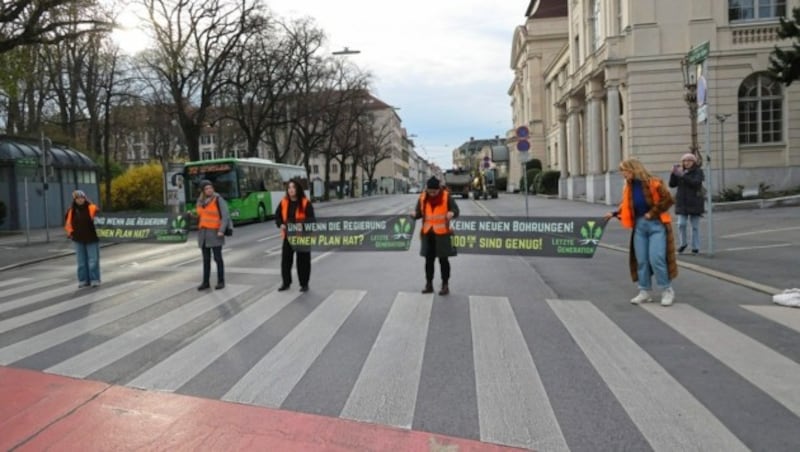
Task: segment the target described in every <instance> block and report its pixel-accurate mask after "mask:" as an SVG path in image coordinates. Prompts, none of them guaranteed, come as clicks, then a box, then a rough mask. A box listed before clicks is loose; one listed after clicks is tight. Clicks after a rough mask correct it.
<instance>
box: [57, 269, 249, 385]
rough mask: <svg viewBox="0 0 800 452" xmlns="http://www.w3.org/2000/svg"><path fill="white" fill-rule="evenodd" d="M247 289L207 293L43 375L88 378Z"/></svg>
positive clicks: (230, 286) (228, 288)
mask: <svg viewBox="0 0 800 452" xmlns="http://www.w3.org/2000/svg"><path fill="white" fill-rule="evenodd" d="M247 289H248V286H241V285H236V284H228V285H227V286H226V287H225V290H224V291H214V292H210V293H208V294H206V295H203V296H201V297H200V298H198V299H196V300H194V301H192V302H190V303H186V304H184V305H181V306H179V307H177V308H176V309H173V310H172V311H170V312H168V313H166V314H164V315H162V316H160V317H158V318H156V319H153V320H151V321H149V322H147V323H145V324H143V325H140V326H138V327H136V328H134V329H132V330H129V331H126V332H125V333H122V334H120V335H119V336H115V337H114V338H112V339H109V340H107V341H105V342H103V343H102V344H100V345H97V346H95V347H92V348H90V349H89V350H86V351H84V352H83V353H80V354H78V355H76V356H73V357H72V358H70V359H67V360H66V361H62V362H60V363H59V364H56V365H55V366H52V367H50V368H49V369H46V372H50V373H57V374H60V375H69V376H71V377H85V376H87V375H90V374H92V373H94V372H96V371H98V370H100V369H102V368H103V367H105V366H107V365H109V364H111V363H113V362H114V361H116V360H118V359H119V358H120V357H121V356H125V355H127V354H129V353H133V352H134V351H136V350H139V349H140V348H142V347H144V346H145V345H147V344H149V343H151V342H154V341H156V340H158V338H160V337H162V336H164V335H165V334H167V333H168V332H170V331H172V330H173V329H175V328H177V327H179V326H181V325H183V324H185V323H187V322H190V321H192V320H194V319H195V318H197V317H200V316H201V315H203V314H205V313H206V312H208V311H210V310H212V309H215V308H217V307H219V306H220V305H222V304H224V303H226V302H228V301H229V300H231V299H233V298H235V297H236V296H238V295H240V294H242V293H244V292H245V291H246V290H247Z"/></svg>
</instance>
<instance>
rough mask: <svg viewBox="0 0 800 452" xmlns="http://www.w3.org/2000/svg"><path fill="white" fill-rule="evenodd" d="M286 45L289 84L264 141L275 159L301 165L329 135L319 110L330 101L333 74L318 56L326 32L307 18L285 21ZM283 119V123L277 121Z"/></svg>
mask: <svg viewBox="0 0 800 452" xmlns="http://www.w3.org/2000/svg"><path fill="white" fill-rule="evenodd" d="M283 28H284V33H285V39H286V42H287V48H291V49H292V54H291V60H290V61H291V62H292V67H291V69H292V71H291V72H290V74H291V77H290V81H291V82H290V85H289V87H288V91H287V93H286V94H285V95H283V96H281V97H280V98H279V101H278V109H277V110H276V113H277V115H278V118H276V119H278V120H277V121H275V122H273V123H271V124H270V126H269V127H267V129H266V131H265V134H264V142H265V143H266V144H267V145H268V146H269V147H270V148H271V149H273V151H274V152H275V160H276V161H278V162H283V163H292V164H302V165H303V166H305V167H306V170H310V164H309V161H310V159H311V157H312V156H313V155H314V154H315V152H316V150H317V149H318V148H319V146H320V145H321V144H322V143H323V142H324V140H325V139H326V138H327V137H328V135H327V131H326V130H325V129H324V124H323V123H322V120H321V119H322V112H323V110H324V109H325V108H326V103H327V101H328V100H329V99H328V98H326V96H325V95H324V91H325V89H326V87H327V86H328V82H329V80H330V79H331V77H332V72H331V68H330V67H329V66H328V65H327V64H326V60H325V59H324V58H322V57H321V56H320V49H321V47H322V44H323V43H324V41H325V33H324V32H323V31H322V30H321V29H320V28H318V27H317V26H316V25H315V24H314V23H313V21H311V20H310V19H308V18H304V19H298V20H294V21H291V22H290V23H288V24H284V26H283ZM283 118H285V123H281V122H280V120H281V119H283Z"/></svg>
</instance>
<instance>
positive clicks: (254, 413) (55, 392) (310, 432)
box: [0, 195, 800, 451]
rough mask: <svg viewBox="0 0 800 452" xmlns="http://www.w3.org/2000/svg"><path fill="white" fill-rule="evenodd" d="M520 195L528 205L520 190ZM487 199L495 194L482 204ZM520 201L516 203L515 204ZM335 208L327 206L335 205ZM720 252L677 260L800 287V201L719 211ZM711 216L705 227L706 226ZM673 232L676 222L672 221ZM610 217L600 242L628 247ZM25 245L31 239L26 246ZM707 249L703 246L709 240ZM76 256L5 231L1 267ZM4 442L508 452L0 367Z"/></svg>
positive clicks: (753, 281) (56, 240)
mask: <svg viewBox="0 0 800 452" xmlns="http://www.w3.org/2000/svg"><path fill="white" fill-rule="evenodd" d="M503 196H518V197H519V201H520V203H522V202H523V201H522V198H523V195H503ZM529 201H530V207H531V210H530V211H531V213H532V215H531V216H572V217H581V216H584V217H585V216H596V217H601V216H602V215H603V214H604V213H605V212H607V211H608V210H610V207H609V206H604V205H598V204H588V203H585V202H580V201H566V200H559V199H548V198H543V197H531V199H529ZM484 202H486V203H487V204H486V205H487V206H491V204H489V203H491V202H492V201H484ZM512 202H516V200H514V201H512ZM329 205H330V204H329ZM713 218H714V221H713V222H712V224H713V227H714V234H713V235H712V236H713V237H714V240H715V243H716V245H715V246H716V250H717V251H716V252H715V253H714V254H713V256H710V255H707V254H706V253H705V251H703V252H701V254H700V255H698V256H692V255H691V254H689V255H687V254H681V255H679V257H678V261H679V265H680V266H682V267H683V268H686V269H691V270H694V271H698V272H701V273H705V274H708V275H711V276H713V277H716V278H719V279H721V280H725V281H728V282H731V283H735V284H739V285H742V286H745V287H749V288H751V289H753V290H756V291H760V292H763V293H766V294H769V295H773V294H775V293H779V292H781V291H782V290H783V289H786V288H791V287H798V286H800V273H798V272H800V270H798V268H800V266H798V265H797V262H798V260H797V256H798V248H800V208H798V207H796V206H793V207H780V208H773V209H749V210H725V211H722V209H720V212H718V213H715V214H714V216H713ZM707 223H708V219H707V218H706V219H704V220H703V222H702V224H701V229H702V232H703V235H704V238H703V240H704V241H705V240H706V236H705V232H706V226H707ZM676 233H677V227H676ZM629 237H630V232H629V231H627V230H624V229H623V228H622V227H621V226H619V225H618V224H614V223H611V222H610V223H608V226H607V227H606V231H605V234H604V236H603V239H602V241H601V246H602V247H604V248H607V249H611V250H616V251H619V252H621V253H627V251H628V240H629ZM28 242H29V243H28ZM704 246H705V245H704ZM70 254H73V251H72V244H71V242H70V241H68V240H66V238H65V237H64V233H63V231H62V230H61V229H60V228H59V229H52V230H51V231H50V241H49V242H48V241H47V240H46V231H42V230H39V231H33V232H32V234H31V237H30V239H29V240H28V239H27V238H26V236H25V235H20V234H16V235H5V236H0V280H2V279H3V276H4V275H3V271H5V270H9V269H11V268H17V267H20V266H24V265H28V264H31V263H34V262H40V261H44V260H48V259H54V258H56V257H61V256H67V255H70ZM0 382H2V384H0V400H2V401H3V403H2V404H0V431H2V432H3V434H2V435H0V449H3V450H5V449H14V450H42V449H56V450H83V451H92V450H142V449H144V450H167V449H168V450H282V451H283V450H286V451H292V450H314V451H325V450H330V451H345V450H363V451H373V450H374V451H382V450H397V451H405V450H408V451H420V450H429V451H444V450H460V451H473V450H474V451H478V450H481V451H484V450H496V451H500V450H511V449H508V448H503V447H500V446H495V445H491V444H485V443H479V442H476V441H470V440H465V439H459V438H450V437H445V436H442V435H434V434H430V433H426V432H418V431H409V430H404V429H396V428H391V427H386V426H380V425H375V424H365V423H359V422H353V421H348V420H343V419H336V418H329V417H323V416H315V415H311V414H304V413H295V412H289V411H281V410H273V409H267V408H262V407H254V406H248V405H240V404H235V403H227V402H221V401H216V400H205V399H200V398H194V397H188V396H183V395H178V394H167V393H159V392H154V391H141V390H136V389H131V388H126V387H121V386H115V385H109V384H107V383H102V382H96V381H88V380H80V379H72V378H67V377H61V376H56V375H48V374H44V373H39V372H34V371H28V370H21V369H13V368H8V367H2V366H0Z"/></svg>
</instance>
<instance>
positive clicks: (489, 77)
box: [266, 0, 529, 168]
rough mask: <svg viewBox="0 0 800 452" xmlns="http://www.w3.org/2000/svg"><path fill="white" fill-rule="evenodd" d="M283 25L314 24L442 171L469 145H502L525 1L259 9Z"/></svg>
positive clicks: (275, 3)
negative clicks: (364, 75) (514, 43)
mask: <svg viewBox="0 0 800 452" xmlns="http://www.w3.org/2000/svg"><path fill="white" fill-rule="evenodd" d="M266 2H267V4H268V5H269V6H270V8H271V9H272V10H273V11H274V12H275V13H277V14H278V15H280V16H283V17H286V18H297V17H306V16H307V17H311V18H313V19H314V21H315V22H316V23H317V24H318V25H319V26H320V28H322V29H323V30H324V31H325V33H326V35H327V37H328V46H329V50H331V51H333V50H340V49H342V48H343V47H348V48H350V49H357V50H360V51H361V53H360V54H357V55H350V56H347V57H344V58H350V59H352V61H353V62H354V63H355V64H357V65H358V66H359V67H361V68H362V69H364V70H366V71H369V72H370V73H372V74H373V76H374V82H373V94H374V95H376V97H378V98H379V99H381V100H382V101H384V102H386V103H387V104H389V105H392V106H395V107H399V108H400V110H399V111H398V115H399V116H400V118H401V119H402V121H403V126H404V127H405V128H406V130H407V131H408V133H409V134H414V135H417V137H416V138H413V140H414V142H415V143H416V145H417V152H418V153H419V154H420V155H422V156H423V157H426V152H427V157H429V159H430V160H431V161H433V162H435V163H437V164H438V165H440V166H442V167H443V168H449V167H450V166H451V164H452V154H451V152H452V149H453V148H455V147H457V146H459V145H461V144H462V143H463V142H465V141H467V140H469V138H470V137H475V138H476V139H477V138H493V137H494V136H495V135H500V137H504V136H505V132H506V130H508V129H510V128H512V127H513V126H512V124H511V107H510V102H511V98H510V97H509V96H508V94H507V93H508V88H509V87H510V85H511V82H512V81H513V72H512V71H511V69H510V67H509V62H510V59H511V40H512V36H513V32H514V29H515V28H516V27H517V26H518V25H522V24H524V22H525V9H526V8H527V6H528V3H529V2H528V1H525V0H517V1H514V0H503V1H496V0H405V1H402V2H385V1H377V0H266Z"/></svg>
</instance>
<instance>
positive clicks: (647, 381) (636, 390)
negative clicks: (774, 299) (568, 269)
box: [547, 300, 748, 451]
mask: <svg viewBox="0 0 800 452" xmlns="http://www.w3.org/2000/svg"><path fill="white" fill-rule="evenodd" d="M547 303H548V304H549V305H550V307H551V308H552V309H553V311H554V312H555V314H556V316H557V317H558V318H559V319H560V320H561V323H563V324H564V326H565V327H566V328H567V330H568V331H569V333H570V334H571V335H572V337H573V338H574V339H575V342H576V343H577V344H578V346H579V347H580V348H581V350H583V353H584V354H585V355H586V358H588V359H589V361H590V362H591V363H592V366H594V368H595V369H596V370H597V372H598V374H600V376H601V377H602V378H603V381H604V382H605V383H606V384H607V385H608V388H609V389H610V390H611V392H613V393H614V395H615V396H616V397H617V400H619V402H620V404H621V405H622V407H623V408H624V409H625V411H626V412H627V413H628V415H629V416H630V418H631V421H633V423H634V424H636V426H637V428H638V429H639V431H640V432H641V433H642V435H643V436H644V437H645V439H647V441H648V442H649V443H650V445H651V446H652V447H653V449H654V450H725V451H734V450H748V448H747V447H746V446H745V445H744V444H742V443H741V441H740V440H739V439H738V438H737V437H736V436H734V435H733V433H731V432H730V431H729V430H728V429H727V428H726V427H725V426H724V425H723V424H722V422H720V420H719V419H717V417H716V416H714V414H713V413H711V412H710V411H709V410H708V409H707V408H706V407H705V406H704V405H703V404H702V403H700V402H699V401H698V400H697V399H695V398H694V396H692V394H691V393H689V391H688V390H687V389H686V388H684V387H683V386H682V385H681V384H680V383H678V381H676V380H675V378H673V377H672V375H670V374H669V372H667V371H666V370H665V369H664V368H663V367H661V366H660V365H659V364H658V362H656V361H655V360H654V359H653V358H652V357H651V356H650V355H649V354H648V353H647V352H646V351H644V350H642V348H641V347H639V345H637V344H636V342H634V341H633V339H631V338H630V337H629V336H628V335H627V334H625V332H624V331H622V330H621V329H620V328H619V327H618V326H617V325H616V324H615V323H614V322H612V321H611V319H609V318H608V317H606V316H605V314H603V313H602V312H601V311H600V310H599V309H597V307H595V306H594V305H593V304H592V303H591V302H588V301H567V300H547ZM676 307H678V305H676V306H673V307H671V308H669V309H664V308H662V307H660V306H659V307H658V308H657V309H658V311H659V312H667V311H670V312H674V311H676ZM654 311H656V309H652V310H650V312H654ZM722 341H724V340H723V339H720V342H722Z"/></svg>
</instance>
